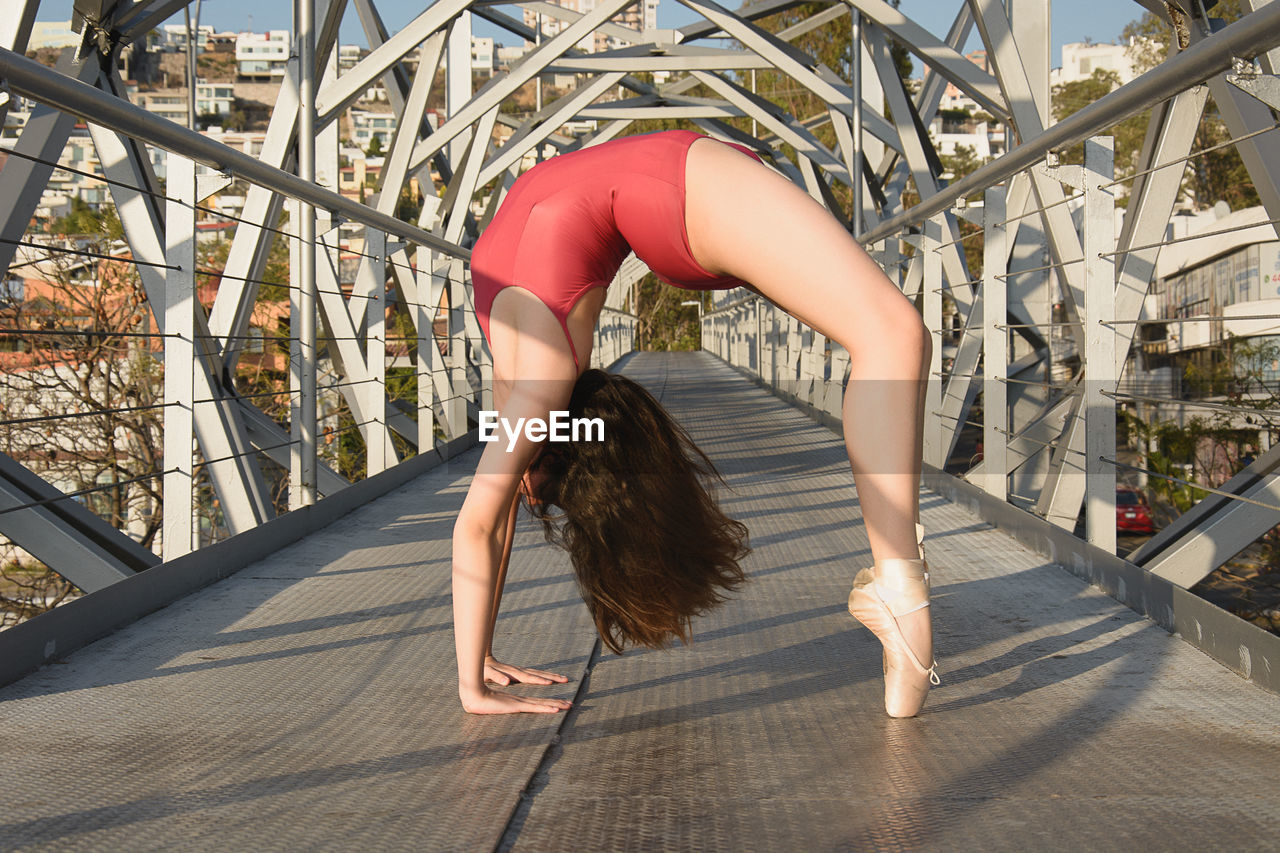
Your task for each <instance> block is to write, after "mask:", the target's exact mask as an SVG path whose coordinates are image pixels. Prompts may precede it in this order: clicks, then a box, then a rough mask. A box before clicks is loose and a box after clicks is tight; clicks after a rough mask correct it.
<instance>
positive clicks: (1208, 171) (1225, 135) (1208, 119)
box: [1117, 0, 1260, 210]
mask: <svg viewBox="0 0 1280 853" xmlns="http://www.w3.org/2000/svg"><path fill="white" fill-rule="evenodd" d="M1205 5H1206V6H1207V7H1208V8H1209V9H1210V12H1211V14H1212V15H1213V16H1214V17H1216V18H1220V19H1222V20H1223V21H1224V22H1226V23H1231V22H1233V21H1237V20H1239V19H1240V18H1241V17H1242V16H1243V15H1244V14H1245V13H1246V12H1247V11H1248V9H1247V6H1246V4H1245V3H1244V0H1221V2H1218V3H1216V4H1215V3H1211V2H1210V3H1206V4H1205ZM1183 25H1184V26H1187V27H1190V26H1196V24H1195V23H1194V22H1191V21H1186V22H1183ZM1122 37H1123V38H1124V39H1125V40H1126V41H1130V42H1132V44H1133V47H1132V48H1130V56H1131V57H1132V58H1133V59H1134V62H1135V67H1134V70H1135V71H1137V72H1138V73H1143V72H1145V71H1149V70H1151V69H1152V68H1154V67H1156V66H1157V65H1159V64H1160V63H1161V62H1164V60H1165V58H1166V57H1167V56H1168V53H1169V45H1170V44H1171V43H1176V42H1177V40H1178V36H1177V35H1175V32H1174V30H1173V28H1172V27H1170V26H1169V24H1168V23H1166V22H1165V20H1164V19H1163V18H1160V17H1158V16H1156V15H1153V14H1152V13H1150V12H1144V13H1143V15H1142V17H1141V18H1139V19H1138V20H1135V21H1131V22H1130V23H1129V24H1128V26H1126V27H1125V28H1124V32H1123V33H1122ZM1184 38H1185V36H1184ZM1143 127H1144V130H1145V122H1144V124H1143ZM1230 138H1231V134H1230V132H1229V131H1228V130H1227V126H1226V123H1225V122H1224V121H1223V120H1222V116H1221V114H1220V113H1219V111H1218V106H1217V104H1216V103H1215V102H1214V100H1213V98H1212V97H1210V98H1209V101H1208V103H1207V104H1206V105H1205V110H1204V117H1203V119H1202V120H1201V122H1200V127H1199V129H1198V130H1197V131H1196V138H1195V142H1194V143H1193V144H1192V149H1193V150H1196V151H1200V150H1204V149H1207V148H1211V147H1213V146H1214V145H1220V144H1221V143H1223V142H1226V141H1227V140H1228V139H1230ZM1139 144H1141V140H1139ZM1118 149H1119V138H1118V137H1117V152H1118ZM1117 163H1119V157H1118V156H1117ZM1183 186H1184V189H1185V191H1186V192H1187V193H1189V194H1190V195H1191V197H1192V198H1193V199H1194V200H1195V203H1196V206H1197V207H1198V208H1200V209H1205V208H1209V207H1212V206H1213V205H1214V203H1215V202H1218V201H1225V202H1227V204H1229V205H1230V206H1231V209H1232V210H1239V209H1241V208H1245V207H1252V206H1254V205H1257V204H1259V203H1260V200H1259V198H1258V192H1257V189H1256V188H1255V187H1254V185H1253V180H1252V178H1250V176H1249V170H1248V169H1246V168H1245V165H1244V162H1243V161H1242V160H1241V159H1240V155H1239V154H1238V153H1237V152H1236V149H1235V147H1234V146H1226V147H1224V148H1220V149H1218V150H1216V151H1211V152H1209V153H1207V154H1203V155H1200V156H1198V157H1195V158H1193V159H1192V161H1191V162H1190V163H1189V164H1188V169H1187V177H1186V179H1185V182H1184V184H1183Z"/></svg>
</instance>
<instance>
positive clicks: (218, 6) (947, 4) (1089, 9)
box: [38, 0, 1143, 66]
mask: <svg viewBox="0 0 1280 853" xmlns="http://www.w3.org/2000/svg"><path fill="white" fill-rule="evenodd" d="M962 2H963V0H902V4H901V7H900V8H901V9H902V11H903V13H904V14H906V15H908V16H909V17H911V18H912V19H914V20H915V21H916V22H917V23H919V24H920V25H922V26H923V27H924V28H925V29H927V30H929V31H931V32H933V33H934V34H936V35H938V36H944V35H945V34H946V31H947V29H948V28H949V27H950V26H951V22H952V20H954V18H955V14H956V12H957V10H959V8H960V4H961V3H962ZM374 5H375V6H376V7H377V8H378V10H379V11H380V12H381V13H382V17H383V20H384V21H385V23H386V25H387V27H388V29H390V30H392V31H393V32H394V31H396V30H399V29H400V28H401V27H403V26H404V25H405V24H407V23H408V22H409V21H411V20H412V19H413V18H414V17H415V16H416V15H418V14H420V13H421V12H422V10H423V9H424V8H425V7H426V4H425V3H424V0H376V2H375V4H374ZM722 5H726V6H729V7H736V6H737V5H739V4H738V3H736V2H734V0H722ZM41 6H42V8H41V11H40V14H39V16H38V17H39V19H40V20H50V21H51V20H67V18H68V17H69V12H70V8H71V0H44V2H43V3H42V4H41ZM292 7H293V4H292V3H290V2H288V0H273V1H272V2H269V3H264V2H263V0H203V3H202V7H201V9H202V11H201V14H200V22H201V23H202V24H212V25H213V26H214V27H216V28H217V29H219V30H234V31H241V30H253V31H258V32H262V31H265V30H271V29H289V28H290V23H291V20H292ZM191 8H192V9H194V4H193V5H192V7H191ZM1051 9H1052V15H1053V26H1052V29H1051V33H1052V37H1053V53H1054V58H1053V65H1054V66H1057V65H1060V64H1061V56H1062V54H1061V47H1062V45H1064V44H1070V43H1072V42H1082V41H1085V40H1086V39H1092V40H1093V41H1095V42H1110V41H1115V40H1116V39H1118V38H1119V36H1120V31H1121V30H1123V29H1124V27H1125V24H1127V23H1129V21H1132V20H1135V19H1137V18H1140V17H1141V16H1142V12H1143V8H1142V7H1141V6H1140V5H1138V4H1137V3H1136V2H1133V0H1058V2H1056V3H1052V4H1051ZM697 19H698V16H697V14H696V13H695V12H692V11H690V10H689V9H688V8H687V7H685V6H683V5H681V4H680V3H679V2H677V0H662V2H661V4H660V5H659V7H658V26H660V27H664V28H673V27H680V26H683V25H685V24H688V23H691V22H692V21H695V20H697ZM181 21H182V15H181V14H178V15H177V16H175V17H174V19H173V23H181ZM473 32H474V33H475V35H478V36H493V37H494V38H495V39H496V40H497V41H498V43H499V44H502V43H506V44H516V43H517V41H518V39H517V38H516V37H515V36H513V35H512V34H510V33H508V32H507V31H505V30H502V29H499V28H498V27H495V26H493V25H492V24H489V23H488V22H486V21H481V20H478V19H477V20H476V22H475V25H474V30H473ZM342 42H343V43H344V44H361V45H364V44H365V40H364V35H363V33H362V31H361V29H360V25H359V21H358V19H357V17H356V15H355V13H354V11H353V10H350V9H349V10H348V12H347V14H346V16H345V23H344V25H343V30H342ZM971 42H972V43H971V44H970V45H968V46H967V48H966V50H972V49H976V48H978V47H980V46H981V45H980V42H979V41H978V39H977V36H976V35H974V36H973V37H972V39H971Z"/></svg>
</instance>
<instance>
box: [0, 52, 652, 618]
mask: <svg viewBox="0 0 1280 853" xmlns="http://www.w3.org/2000/svg"><path fill="white" fill-rule="evenodd" d="M100 63H102V65H101V66H100ZM306 64H307V63H298V62H296V61H295V62H293V63H292V64H291V71H290V75H291V76H293V75H296V74H297V73H298V69H299V68H300V67H305V66H306ZM68 72H70V73H68ZM113 73H114V72H113V70H112V69H109V68H108V67H107V66H106V65H105V60H104V59H103V57H100V56H98V55H96V54H92V53H91V54H90V55H89V56H87V57H83V58H82V59H81V61H80V63H79V65H75V64H72V65H68V66H67V67H64V68H61V69H59V70H53V69H50V68H46V67H44V66H41V65H39V64H38V63H36V62H34V61H32V60H30V59H27V58H26V57H23V56H21V55H19V54H16V53H13V52H11V51H7V50H2V49H0V77H2V78H3V80H4V83H5V85H6V87H7V89H8V92H9V93H11V95H12V96H14V97H21V98H24V99H26V101H28V102H29V103H30V104H31V107H32V109H31V112H32V118H31V120H30V121H29V122H28V128H27V132H24V134H23V136H22V138H21V139H20V140H19V141H18V143H17V144H16V145H15V146H14V147H13V148H12V149H10V150H8V151H7V152H6V153H7V155H8V163H7V165H6V166H5V169H4V178H5V179H6V186H11V187H18V188H21V192H22V193H23V194H24V196H27V197H28V200H32V199H31V198H30V196H31V194H34V197H35V198H38V197H39V194H40V193H41V192H42V191H43V189H44V187H45V185H46V184H47V183H48V182H49V181H50V179H51V178H53V177H54V176H55V175H63V174H64V173H66V172H79V174H80V176H81V177H84V178H88V179H91V180H93V181H96V182H97V183H98V184H99V185H100V186H103V187H105V189H106V191H107V192H109V193H110V196H111V200H112V202H113V203H114V205H113V209H114V210H115V211H117V212H118V218H119V224H120V233H118V234H115V235H113V238H103V239H102V240H100V241H96V242H94V243H93V244H92V245H90V244H89V243H87V242H86V241H85V240H84V239H83V238H65V239H63V238H54V237H52V236H48V235H41V234H35V233H32V232H30V231H29V230H28V229H27V223H26V221H25V220H24V221H23V222H22V223H21V227H20V228H19V229H18V230H17V232H16V233H14V234H10V233H8V231H6V233H5V234H4V235H3V238H2V239H3V243H4V245H6V246H7V247H8V250H9V251H8V256H7V258H8V259H6V260H5V263H4V266H5V267H6V268H7V270H8V273H7V275H6V278H5V281H6V287H5V290H4V293H3V297H4V298H3V300H0V301H2V303H3V304H0V338H3V341H4V342H6V343H7V346H5V347H4V349H5V350H6V351H7V352H6V353H5V357H6V358H7V359H8V363H6V364H5V365H4V369H3V371H0V373H2V374H3V375H2V381H3V386H4V387H3V394H4V401H5V406H4V415H3V418H0V434H2V436H0V437H3V439H4V446H3V448H0V533H2V534H3V537H4V540H7V544H8V545H9V546H10V547H9V548H8V553H6V554H5V555H3V556H0V559H11V558H12V557H13V556H15V555H20V556H22V557H23V558H24V559H32V558H34V559H36V560H39V561H40V562H42V563H44V564H45V565H47V566H48V567H50V568H52V569H53V570H54V571H56V572H57V573H58V574H59V575H61V576H62V577H63V578H65V579H66V580H68V581H70V582H71V583H72V584H74V585H75V587H77V588H78V589H79V590H81V591H83V592H86V593H87V592H94V591H97V590H101V589H104V588H105V587H108V586H111V585H113V584H115V583H118V582H119V581H121V580H124V579H126V578H129V577H131V576H133V575H134V574H135V573H137V572H138V571H141V570H142V569H145V568H148V567H150V566H153V565H155V564H157V563H159V562H161V561H166V562H167V561H172V560H174V559H176V558H179V557H182V556H183V555H185V554H187V553H189V552H192V551H195V550H198V549H199V548H201V547H203V546H206V545H209V544H211V543H213V542H216V541H220V540H223V539H226V538H228V537H230V536H234V535H236V534H239V533H244V532H247V531H250V530H253V529H254V528H256V527H258V526H260V525H262V524H264V523H266V522H267V521H270V520H272V519H275V518H277V517H280V516H282V515H285V514H287V513H289V512H290V511H293V510H298V509H301V508H304V507H308V506H310V505H312V504H314V503H316V502H317V501H319V500H321V499H323V498H326V497H330V496H333V495H336V494H338V493H339V492H341V491H343V490H344V489H346V488H348V487H349V486H350V485H351V484H352V483H353V482H356V481H359V480H363V479H367V478H372V477H376V476H377V475H378V474H380V473H382V472H384V471H387V470H389V469H391V468H394V467H396V466H399V465H402V464H404V463H406V462H408V461H410V460H416V461H415V466H416V467H418V468H421V467H422V466H423V465H426V464H432V463H431V460H435V461H440V460H443V459H446V458H448V457H449V456H451V455H453V454H455V453H457V452H458V451H459V450H460V449H463V448H465V447H466V446H469V445H470V444H471V443H473V442H474V441H475V440H476V437H475V431H474V425H475V423H476V420H477V412H478V410H480V409H486V408H492V406H493V398H492V362H491V359H490V356H489V352H488V348H487V345H486V344H485V342H484V341H483V338H482V335H481V333H480V329H479V325H478V323H477V321H476V318H475V314H474V310H473V307H472V305H471V296H470V286H469V269H468V268H467V265H466V263H465V262H466V260H467V259H468V257H469V252H468V250H467V249H466V248H465V246H464V240H467V238H466V237H465V230H464V228H463V227H462V225H461V223H463V222H464V220H465V219H466V217H467V216H473V214H471V213H470V211H469V210H468V207H469V202H470V199H469V198H464V199H462V201H461V202H457V201H455V200H454V199H452V198H446V199H444V200H441V199H437V198H434V197H433V196H431V195H430V194H427V197H426V199H425V203H424V209H423V213H422V215H421V216H420V217H419V218H418V220H417V224H414V223H412V222H408V221H403V220H402V219H401V218H398V217H397V216H395V215H393V214H394V212H395V205H394V204H389V205H383V204H379V203H377V202H376V200H375V201H374V202H373V203H371V204H365V203H362V201H360V200H357V199H354V198H351V197H349V196H348V195H344V194H340V193H338V192H335V191H333V190H331V189H326V188H325V187H324V186H322V185H321V184H320V183H318V182H316V181H315V180H314V164H313V166H312V167H311V168H312V171H311V174H304V173H305V172H307V169H306V168H305V167H303V166H299V167H298V168H297V169H296V171H297V174H295V173H293V172H291V171H289V170H287V169H286V168H281V167H280V166H276V165H272V164H271V163H272V161H273V160H274V161H275V162H277V163H280V164H281V165H286V164H288V163H290V162H293V158H294V156H295V149H296V154H297V161H298V162H300V161H302V160H303V159H307V158H308V157H309V158H312V159H314V150H312V151H311V152H310V153H307V152H306V149H307V148H308V145H307V144H306V140H307V138H308V135H310V138H311V140H312V143H311V146H310V147H311V148H314V145H315V137H316V136H320V137H321V139H322V141H323V137H324V135H325V134H326V133H329V132H332V133H334V134H336V123H332V122H331V125H332V126H331V128H329V129H327V130H326V129H321V131H320V132H319V133H317V131H316V130H315V128H314V127H313V128H312V129H310V130H306V129H303V130H302V131H294V132H293V133H290V132H288V130H287V129H286V130H282V129H281V128H285V126H286V125H287V126H288V127H289V128H292V127H293V126H294V124H295V121H300V120H301V119H294V118H293V117H291V116H290V117H288V120H287V121H285V120H283V119H282V120H281V121H279V122H273V125H272V129H271V130H269V131H268V134H267V140H266V142H265V143H264V145H265V148H264V151H263V152H262V153H261V154H259V155H258V156H249V155H248V154H246V153H245V152H243V151H240V150H238V149H234V148H231V147H229V146H227V145H225V144H222V143H220V142H218V141H215V140H213V139H211V138H209V137H208V136H206V135H203V134H200V133H196V132H194V131H192V130H189V129H187V128H185V127H183V126H180V125H178V124H175V123H173V122H171V121H168V120H166V119H163V118H160V117H157V116H155V115H153V114H151V113H149V112H147V111H146V110H143V109H141V108H139V107H137V106H134V105H133V104H131V103H130V102H129V101H128V100H127V99H126V98H123V97H119V96H117V95H115V94H113V93H111V92H109V91H106V90H105V89H109V88H110V86H109V85H105V84H103V82H102V80H101V79H99V78H106V77H110V76H111V75H112V74H113ZM77 76H79V77H80V79H76V78H77ZM90 81H92V82H93V83H96V84H97V85H91V84H90ZM109 82H110V81H108V83H109ZM307 85H308V83H307V82H306V81H303V82H302V83H299V82H298V81H296V80H295V81H294V82H293V86H292V91H293V92H294V93H302V94H303V96H305V95H306V89H307ZM311 85H313V84H311ZM282 91H283V92H284V95H283V96H282V101H284V103H283V104H282V105H279V106H278V110H282V109H283V110H287V108H288V106H289V97H288V96H289V93H290V91H291V88H290V86H289V85H286V87H285V88H284V90H282ZM311 97H312V98H314V93H312V94H311ZM294 106H296V104H295V105H294ZM313 110H314V107H313ZM307 113H308V111H307V110H299V116H300V117H305V116H306V115H307ZM76 116H87V117H89V121H88V124H87V131H88V135H89V136H90V137H91V140H92V149H91V150H92V151H93V152H94V156H95V157H96V161H97V162H96V165H97V166H98V168H97V169H93V167H92V166H89V167H88V168H89V170H88V171H83V170H79V169H77V168H76V167H75V166H73V165H71V164H68V163H67V162H65V161H64V158H61V157H60V156H59V155H60V154H61V151H60V150H58V149H56V148H55V147H53V143H52V142H50V140H52V139H56V138H57V134H56V133H52V132H51V133H49V134H47V135H45V137H44V138H43V139H41V138H40V134H39V133H38V131H39V130H40V128H41V126H42V124H47V125H49V126H50V127H54V126H56V125H59V124H68V123H71V122H74V121H75V117H76ZM32 128H34V130H32ZM334 138H335V139H336V136H335V137H334ZM397 139H398V141H397V142H393V144H392V148H391V151H390V152H389V155H388V158H387V162H386V167H385V168H386V171H387V172H392V173H394V172H397V171H400V172H404V171H406V169H407V166H406V163H405V161H406V160H407V154H408V152H410V151H411V150H412V145H413V143H414V142H416V128H414V127H409V128H407V129H406V131H405V132H404V133H403V134H402V135H400V136H399V137H397ZM41 142H44V144H45V146H44V147H45V148H46V149H48V150H44V149H42V148H41V147H40V143H41ZM335 159H336V158H335ZM156 166H160V167H161V168H162V169H163V175H164V180H163V181H161V180H160V179H159V178H158V177H157V169H156ZM387 181H388V182H387V184H386V185H387V186H395V187H397V188H398V187H399V182H398V180H397V179H395V177H394V176H393V177H392V178H387ZM428 189H429V188H428ZM229 190H232V191H234V193H235V194H237V195H240V196H243V198H244V201H243V205H242V206H240V207H238V208H235V209H234V210H228V209H227V208H225V207H223V206H221V205H220V204H219V203H218V201H219V197H220V194H225V193H227V192H228V191H229ZM21 203H23V202H21V201H20V202H19V204H21ZM450 204H452V205H453V207H454V208H457V209H456V210H450V211H448V212H449V213H451V214H454V215H453V216H452V217H451V218H450V219H449V220H448V225H447V227H446V226H445V225H443V224H441V223H442V221H443V220H444V216H443V212H444V208H445V207H446V206H448V205H450ZM437 214H438V215H437ZM455 224H457V227H455ZM11 230H12V229H11ZM473 230H474V228H473ZM209 233H214V234H223V235H225V238H224V242H223V244H222V245H221V246H218V245H216V244H211V243H209V242H208V241H207V239H206V237H205V236H204V235H206V234H209ZM122 305H123V306H126V307H127V310H122V309H121V306H122ZM634 328H635V318H634V316H633V315H631V314H630V313H629V312H628V311H626V310H623V308H622V307H621V306H620V305H614V304H612V302H611V304H610V305H609V306H608V307H607V308H606V309H605V311H604V312H603V316H602V322H601V326H600V329H599V330H598V332H597V336H596V345H595V348H594V352H593V361H594V363H596V364H608V363H611V362H612V361H615V360H616V359H617V358H619V357H621V355H622V354H623V353H624V352H627V351H630V350H631V348H632V342H633V339H634ZM40 603H41V602H36V604H37V605H38V604H40ZM43 603H46V604H47V603H52V602H43Z"/></svg>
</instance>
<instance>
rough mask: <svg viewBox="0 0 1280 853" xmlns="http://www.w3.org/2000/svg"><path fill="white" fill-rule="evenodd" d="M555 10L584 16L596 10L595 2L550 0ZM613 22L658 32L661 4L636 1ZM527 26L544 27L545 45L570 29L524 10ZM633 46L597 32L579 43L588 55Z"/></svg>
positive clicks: (556, 21) (560, 22) (549, 18)
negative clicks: (548, 40) (564, 10)
mask: <svg viewBox="0 0 1280 853" xmlns="http://www.w3.org/2000/svg"><path fill="white" fill-rule="evenodd" d="M550 2H551V3H553V4H555V5H556V6H560V7H561V8H563V9H569V10H571V11H574V12H577V13H579V14H582V15H585V14H586V13H587V12H590V11H591V10H592V9H594V8H595V7H596V0H550ZM611 21H612V22H613V23H615V24H621V25H622V26H624V27H629V28H631V29H633V30H636V31H637V32H642V31H644V30H656V29H657V28H658V0H637V2H636V3H634V4H633V5H631V6H628V7H627V8H626V9H623V10H622V11H621V12H619V13H618V14H616V15H614V16H613V18H612V19H611ZM524 23H525V26H527V27H533V28H535V29H536V28H537V27H538V25H539V23H541V25H542V38H543V40H544V41H545V40H546V39H549V38H551V37H553V36H556V35H558V34H559V33H560V32H561V31H562V30H564V29H565V28H566V27H568V26H569V24H570V23H571V22H569V21H561V20H560V19H558V18H553V17H551V16H550V15H539V14H538V13H537V12H535V11H532V10H529V9H525V10H524ZM629 43H630V42H627V41H624V40H622V39H619V38H616V37H614V36H609V35H606V34H604V33H603V32H599V31H597V32H594V33H591V34H590V35H587V36H585V37H584V38H583V39H582V41H580V42H578V48H579V49H580V50H584V51H587V52H588V53H596V52H598V51H602V50H612V49H614V48H619V47H625V46H626V45H628V44H629Z"/></svg>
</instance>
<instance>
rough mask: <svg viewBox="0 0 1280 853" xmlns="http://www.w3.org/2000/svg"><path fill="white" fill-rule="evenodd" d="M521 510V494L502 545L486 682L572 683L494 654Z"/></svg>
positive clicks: (512, 503) (494, 593)
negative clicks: (501, 658) (495, 633)
mask: <svg viewBox="0 0 1280 853" xmlns="http://www.w3.org/2000/svg"><path fill="white" fill-rule="evenodd" d="M519 507H520V494H519V492H517V493H516V497H515V499H514V500H512V501H511V512H510V514H508V516H507V521H506V526H505V527H504V530H505V536H504V537H503V539H504V542H503V545H502V561H501V562H500V563H499V564H498V582H497V583H496V584H495V585H494V590H493V615H492V616H491V617H490V618H489V645H488V648H487V649H486V650H485V656H484V680H485V682H486V683H489V684H498V685H507V684H511V683H512V682H518V683H522V684H556V683H564V682H566V681H568V680H569V679H568V678H567V677H565V676H563V675H560V674H559V673H555V672H546V671H544V670H540V669H530V668H528V667H522V666H513V665H511V664H507V663H502V662H501V661H499V660H498V659H497V658H496V657H494V654H493V632H494V629H495V628H496V627H497V624H498V611H499V610H500V609H501V608H502V588H503V586H504V585H505V584H506V582H507V568H508V566H510V565H511V544H512V542H513V540H514V539H515V535H516V512H517V510H518V509H519Z"/></svg>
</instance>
